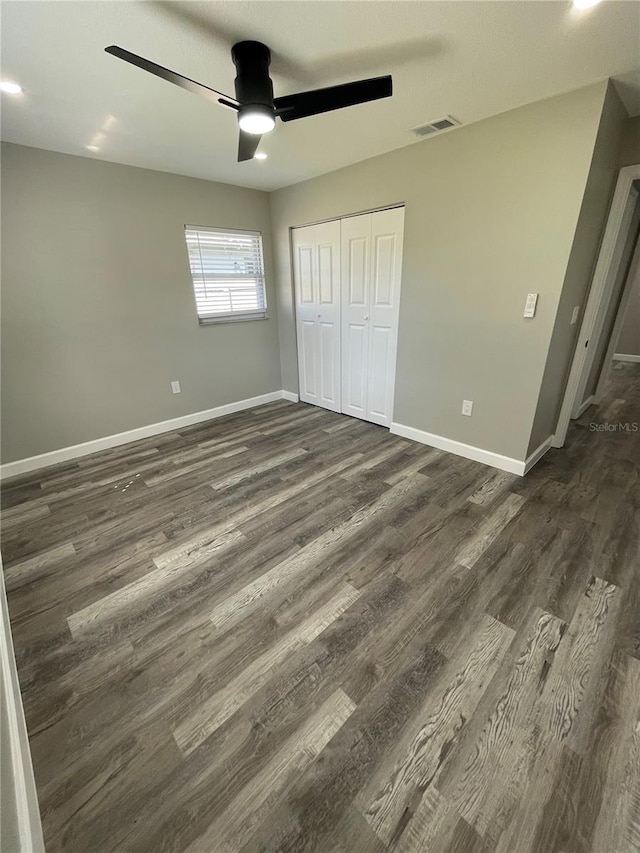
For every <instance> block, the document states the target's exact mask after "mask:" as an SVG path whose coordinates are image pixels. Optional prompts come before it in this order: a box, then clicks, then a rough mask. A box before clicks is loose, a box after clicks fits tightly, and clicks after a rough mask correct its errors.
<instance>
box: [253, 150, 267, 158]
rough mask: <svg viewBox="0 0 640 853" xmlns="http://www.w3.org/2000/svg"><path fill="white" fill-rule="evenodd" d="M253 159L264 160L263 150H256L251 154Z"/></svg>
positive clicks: (265, 156)
mask: <svg viewBox="0 0 640 853" xmlns="http://www.w3.org/2000/svg"><path fill="white" fill-rule="evenodd" d="M253 159H254V160H266V159H267V155H266V154H265V153H264V151H256V153H255V154H254V155H253Z"/></svg>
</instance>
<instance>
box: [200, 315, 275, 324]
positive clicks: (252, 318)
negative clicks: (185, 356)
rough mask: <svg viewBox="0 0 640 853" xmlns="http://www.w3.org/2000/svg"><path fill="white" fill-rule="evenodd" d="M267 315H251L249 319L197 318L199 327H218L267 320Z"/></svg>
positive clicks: (229, 317) (227, 317)
mask: <svg viewBox="0 0 640 853" xmlns="http://www.w3.org/2000/svg"><path fill="white" fill-rule="evenodd" d="M268 319H269V315H268V314H253V315H251V316H249V317H233V316H226V317H198V325H199V326H219V325H221V324H222V323H252V322H255V321H256V320H268Z"/></svg>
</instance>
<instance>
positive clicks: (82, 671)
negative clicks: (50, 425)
mask: <svg viewBox="0 0 640 853" xmlns="http://www.w3.org/2000/svg"><path fill="white" fill-rule="evenodd" d="M621 422H629V423H634V422H635V423H638V422H640V365H629V364H618V365H617V366H616V368H615V370H614V371H613V377H612V382H611V387H610V393H609V395H608V397H607V399H606V401H605V402H604V404H603V405H602V406H601V407H600V408H599V409H598V410H595V409H590V410H588V411H587V412H586V413H585V414H584V415H583V416H582V418H581V419H580V420H579V421H577V422H576V423H575V424H573V426H572V428H571V432H570V435H569V441H568V445H567V447H566V448H565V449H564V450H562V451H551V452H549V453H548V454H547V455H546V456H545V457H544V459H543V460H542V461H541V462H540V463H539V464H538V465H537V466H536V467H535V468H534V469H533V471H532V472H531V473H530V474H529V475H528V476H527V477H526V478H518V477H515V476H512V475H509V474H505V473H502V472H498V471H495V470H493V469H490V468H487V467H485V466H482V465H480V464H477V463H475V462H472V461H468V460H465V459H461V458H458V457H455V456H451V455H448V454H445V453H443V452H441V451H437V450H434V449H430V448H427V447H424V446H422V445H418V444H413V443H411V442H409V441H406V440H402V439H400V438H398V437H395V436H391V435H390V434H389V433H388V432H387V431H385V430H384V429H382V428H380V427H376V426H374V425H372V424H368V423H364V422H361V421H357V420H353V419H350V418H346V417H344V416H342V415H336V414H334V413H331V412H328V411H324V410H321V409H316V408H313V407H309V406H305V405H303V404H293V403H287V402H280V403H274V404H271V405H267V406H263V407H260V408H257V409H254V410H251V411H248V412H242V413H240V414H235V415H231V416H229V417H226V418H223V419H220V420H217V421H213V422H210V423H207V424H202V425H198V426H194V427H190V428H188V429H185V430H181V431H179V432H174V433H168V434H165V435H163V436H159V437H155V438H149V439H145V440H143V441H139V442H137V443H135V444H131V445H128V446H125V447H120V448H117V449H113V450H110V451H105V452H103V453H98V454H95V455H94V456H91V457H85V458H83V459H80V460H77V461H75V462H73V463H66V464H64V465H60V466H56V467H55V468H50V469H48V470H46V471H41V472H38V473H36V474H34V475H32V476H28V477H24V478H22V479H20V480H14V481H12V482H10V483H7V484H6V485H5V486H4V489H3V494H2V505H3V507H4V510H3V513H2V552H3V559H4V566H5V577H6V585H7V590H8V595H9V605H10V611H11V616H12V627H13V632H14V640H15V647H16V653H17V657H18V666H19V674H20V680H21V686H22V691H23V698H24V703H25V710H26V716H27V723H28V729H29V734H30V740H31V748H32V752H33V760H34V765H35V773H36V781H37V786H38V793H39V798H40V807H41V812H42V818H43V825H44V834H45V840H46V846H47V851H49V853H55V851H65V853H127V851H131V853H133V851H135V853H160V851H176V853H178V851H180V853H182V852H183V851H189V853H224V851H242V853H250V851H253V853H257V851H263V853H266V851H272V853H275V851H282V853H288V852H289V851H291V852H292V851H320V853H325V851H326V853H337V852H338V851H344V853H384V851H397V853H417V852H418V851H423V853H444V851H458V853H494V851H495V853H498V851H499V852H500V853H529V851H530V853H554V851H555V853H561V851H562V853H587V851H590V853H631V851H638V850H640V432H633V431H632V428H630V430H629V431H627V430H624V429H618V428H616V429H611V425H612V424H618V423H621ZM607 423H608V424H609V426H608V427H606V426H605V427H600V428H598V425H603V424H605V425H606V424H607ZM593 424H595V425H596V427H595V428H594V426H593Z"/></svg>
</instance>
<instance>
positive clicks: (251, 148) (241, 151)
mask: <svg viewBox="0 0 640 853" xmlns="http://www.w3.org/2000/svg"><path fill="white" fill-rule="evenodd" d="M238 130H239V133H240V137H239V139H238V163H242V162H243V161H244V160H253V155H254V154H255V153H256V151H257V150H258V145H260V140H261V139H262V137H261V136H259V135H258V134H257V133H245V131H244V130H240V129H239V128H238Z"/></svg>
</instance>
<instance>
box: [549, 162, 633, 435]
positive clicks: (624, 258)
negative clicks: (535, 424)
mask: <svg viewBox="0 0 640 853" xmlns="http://www.w3.org/2000/svg"><path fill="white" fill-rule="evenodd" d="M639 232H640V164H639V165H635V166H627V167H625V168H623V169H621V170H620V174H619V176H618V182H617V184H616V189H615V193H614V197H613V201H612V204H611V209H610V212H609V219H608V221H607V226H606V229H605V233H604V237H603V240H602V245H601V247H600V253H599V256H598V261H597V264H596V268H595V272H594V276H593V282H592V285H591V290H590V292H589V298H588V300H587V306H586V309H585V313H584V318H583V321H582V326H581V327H580V334H579V336H578V342H577V345H576V350H575V353H574V357H573V362H572V365H571V371H570V373H569V380H568V382H567V387H566V390H565V395H564V399H563V402H562V407H561V410H560V415H559V418H558V424H557V427H556V432H555V435H554V437H553V441H552V446H553V447H563V445H564V443H565V440H566V436H567V431H568V428H569V424H570V421H571V420H572V419H575V418H577V417H579V416H580V415H581V414H582V413H583V412H584V411H585V410H586V409H587V408H588V407H589V406H591V405H597V404H598V402H599V401H600V399H601V397H602V394H603V392H604V390H605V388H606V382H607V378H608V376H609V372H610V367H611V364H612V362H613V360H614V356H615V355H632V354H633V353H622V352H620V351H619V350H618V346H619V344H620V342H621V341H622V342H624V341H625V338H624V337H622V336H623V333H624V334H625V335H626V334H627V332H626V328H625V323H626V316H627V314H628V313H630V311H631V310H632V307H633V306H634V302H633V284H634V281H635V278H636V277H637V275H638V266H639V265H640V250H639V249H638V234H639ZM627 309H629V310H627ZM631 322H632V321H631ZM638 328H640V321H639V325H638ZM629 334H633V330H631V331H630V332H629ZM625 346H630V344H626V343H625Z"/></svg>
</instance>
